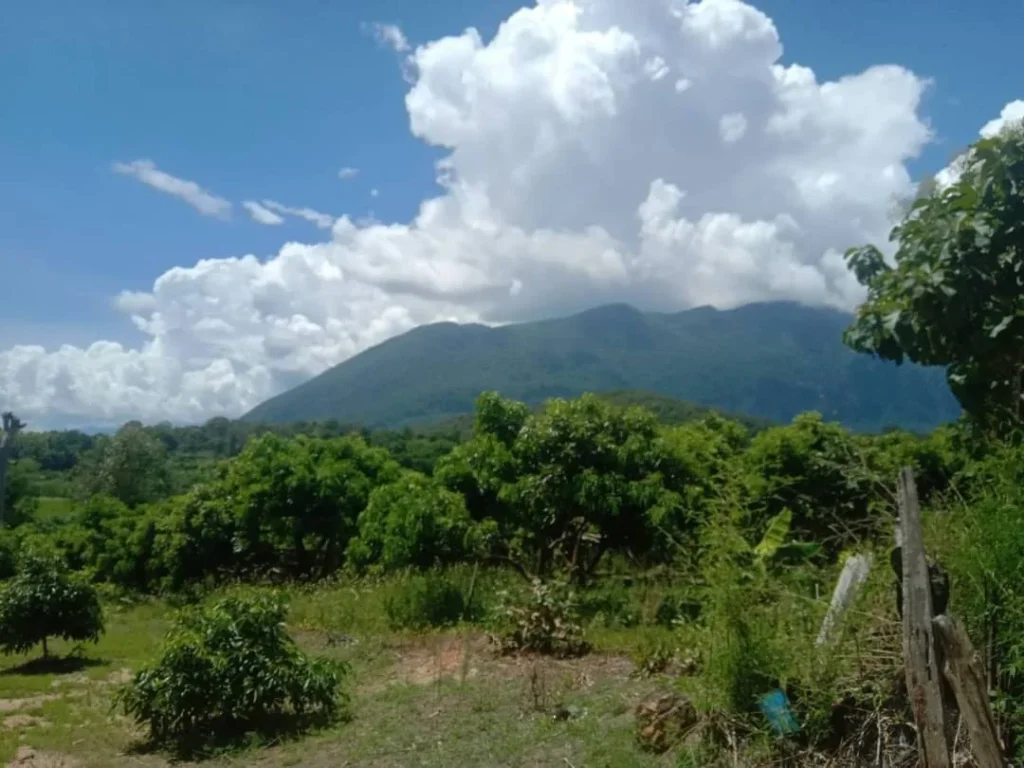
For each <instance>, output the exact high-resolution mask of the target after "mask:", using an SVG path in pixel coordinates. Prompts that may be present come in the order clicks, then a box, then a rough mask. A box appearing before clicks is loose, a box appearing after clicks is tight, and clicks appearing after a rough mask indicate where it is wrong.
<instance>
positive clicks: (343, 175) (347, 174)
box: [338, 166, 359, 180]
mask: <svg viewBox="0 0 1024 768" xmlns="http://www.w3.org/2000/svg"><path fill="white" fill-rule="evenodd" d="M358 175H359V169H358V168H351V167H349V166H345V167H344V168H342V169H341V170H340V171H338V178H339V179H342V180H348V179H354V178H355V177H356V176H358Z"/></svg>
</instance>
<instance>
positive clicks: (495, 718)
mask: <svg viewBox="0 0 1024 768" xmlns="http://www.w3.org/2000/svg"><path fill="white" fill-rule="evenodd" d="M495 586H496V585H494V584H491V585H484V588H483V591H484V592H486V591H487V590H488V589H490V588H492V587H495ZM236 589H253V588H252V587H245V588H242V587H239V588H236ZM390 589H394V586H393V585H392V584H387V583H385V584H378V585H372V584H371V585H366V584H362V585H360V584H355V583H344V582H338V583H336V584H331V585H326V586H321V587H318V588H294V589H290V590H285V591H286V593H287V594H288V596H289V598H290V605H291V611H290V617H289V624H290V629H291V631H292V632H293V634H294V636H295V637H296V639H297V640H298V642H299V643H300V645H302V646H303V647H304V648H305V649H307V650H309V651H311V652H314V653H319V654H324V655H329V656H335V657H337V658H342V659H344V660H346V661H348V662H349V663H350V665H351V669H352V674H351V676H350V678H349V679H348V681H347V684H348V686H349V689H350V691H351V693H352V703H351V714H352V717H351V719H349V720H348V721H347V722H343V723H339V724H337V725H335V726H332V727H330V728H328V729H326V730H323V731H320V732H317V733H314V734H311V735H309V736H307V737H305V738H303V739H300V740H298V741H292V742H289V743H285V744H279V745H271V746H266V747H265V748H259V749H257V748H255V747H254V748H252V749H247V750H244V751H242V752H240V753H234V754H232V755H231V756H225V757H220V758H216V759H211V760H209V761H207V763H206V764H207V765H212V766H220V765H225V766H227V765H231V766H267V767H268V768H269V767H270V766H310V767H317V768H319V767H321V766H322V767H323V768H327V767H328V766H345V765H350V766H351V765H360V766H381V767H383V766H411V765H416V766H446V767H447V766H490V765H503V766H505V765H530V766H548V765H550V766H559V767H560V768H565V766H583V765H586V766H620V765H630V766H639V767H641V768H642V767H643V766H664V765H671V764H674V762H673V761H672V759H671V758H669V757H656V756H653V755H649V754H646V753H644V752H642V751H641V750H640V749H639V747H638V746H636V745H635V743H634V741H633V727H634V726H633V718H632V710H633V707H634V706H635V704H636V702H637V701H639V699H640V698H641V697H642V696H643V695H644V694H645V693H647V692H649V691H650V690H651V689H652V688H653V687H654V686H655V685H656V683H654V682H653V681H651V680H641V679H637V678H636V677H635V676H633V675H632V674H631V673H632V664H631V662H630V661H629V660H628V653H627V651H628V647H627V646H629V645H630V644H635V642H637V640H636V637H637V636H636V635H633V636H627V635H625V634H623V633H621V632H619V631H612V630H608V631H605V630H600V631H599V632H598V635H597V636H598V638H599V640H598V644H599V645H600V646H601V647H602V649H603V650H602V651H601V652H598V653H594V654H592V655H591V656H588V657H585V658H582V659H575V660H571V661H556V660H544V659H540V660H531V659H525V658H514V657H499V656H497V655H496V654H495V653H494V652H493V650H492V649H490V648H489V647H488V643H487V639H486V636H485V635H484V634H483V633H481V632H480V631H479V629H466V628H457V627H456V628H449V629H444V630H434V631H428V632H420V633H411V632H402V631H394V630H391V629H390V628H389V625H388V618H387V616H386V615H385V611H384V609H383V608H382V604H383V603H384V600H383V596H384V594H386V593H387V591H388V590H390ZM105 608H106V612H107V633H106V634H105V635H104V636H103V638H102V639H101V640H100V642H99V643H97V644H96V645H89V646H86V647H85V648H83V649H81V650H80V651H79V654H78V655H77V656H76V657H75V658H73V659H71V660H70V661H64V662H62V663H59V664H54V663H52V662H51V663H47V664H42V663H40V662H39V661H34V660H35V659H37V658H38V656H39V653H38V652H37V653H30V654H25V655H21V656H11V657H6V658H5V659H0V723H2V724H0V764H3V763H4V762H6V761H7V760H10V759H11V758H13V757H14V755H15V753H16V752H17V750H18V748H19V746H24V745H29V746H31V747H32V748H33V749H35V750H37V751H39V752H40V753H51V754H58V755H63V756H67V757H68V758H71V759H73V760H77V761H78V763H76V764H81V765H82V766H95V767H97V768H105V767H107V766H111V767H120V766H128V765H145V766H162V765H168V764H169V762H168V760H167V758H166V757H164V756H162V755H159V754H152V753H149V754H147V753H144V752H140V751H139V750H138V746H139V737H140V733H139V732H138V731H137V730H136V729H135V728H134V726H133V724H132V723H130V722H128V721H127V720H125V719H124V718H122V717H120V716H119V715H117V714H115V713H113V712H112V711H111V709H110V702H111V696H112V694H113V692H114V690H116V686H117V685H118V684H119V683H120V682H123V681H124V680H125V679H126V678H127V677H128V676H129V675H130V671H131V670H133V669H137V668H138V667H139V666H140V665H142V664H143V663H145V662H146V661H148V660H149V659H151V658H152V657H153V656H154V655H155V654H156V652H157V649H158V647H159V645H160V641H161V638H162V636H163V634H164V632H165V630H166V628H167V626H168V619H169V617H170V615H171V612H172V608H171V607H170V606H169V605H168V604H167V603H165V602H163V601H160V600H155V599H154V600H141V601H127V600H117V599H114V598H112V597H110V596H108V597H107V599H106V603H105ZM51 648H52V651H53V653H54V654H61V655H67V654H69V653H71V652H72V651H73V650H74V649H73V648H72V647H71V646H70V645H69V644H66V643H60V642H55V643H52V644H51ZM567 713H568V714H567Z"/></svg>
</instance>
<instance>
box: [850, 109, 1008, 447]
mask: <svg viewBox="0 0 1024 768" xmlns="http://www.w3.org/2000/svg"><path fill="white" fill-rule="evenodd" d="M957 171H958V173H959V177H958V178H957V179H956V180H955V181H953V183H951V184H948V185H947V186H942V185H935V186H934V188H933V189H932V190H931V192H930V193H929V194H926V195H923V196H921V197H920V198H919V199H917V200H916V201H915V202H914V204H913V205H912V207H911V209H910V210H909V212H908V213H907V214H906V216H905V217H904V218H903V220H902V222H901V223H900V224H899V225H898V226H897V227H896V228H895V229H893V231H892V234H891V236H890V239H891V240H892V241H894V242H895V243H896V244H897V249H896V253H895V256H894V258H893V261H892V263H890V262H888V261H887V260H886V259H885V258H884V256H883V254H882V253H881V251H880V250H879V249H878V248H876V247H875V246H873V245H868V246H863V247H860V248H854V249H852V250H850V251H849V252H848V253H847V255H846V259H847V262H848V263H849V266H850V268H851V269H852V270H853V272H854V274H855V275H856V276H857V279H858V281H860V283H861V284H863V285H864V286H866V287H867V289H868V297H867V301H865V303H864V304H862V305H861V306H860V308H859V309H858V310H857V315H856V319H855V320H854V322H853V324H852V325H851V326H850V327H849V329H848V330H847V331H846V334H845V341H846V343H847V344H848V345H849V346H850V347H852V348H853V349H855V350H857V351H860V352H866V353H869V354H873V355H876V356H878V357H880V358H882V359H884V360H893V361H895V362H897V363H901V362H903V361H904V360H910V361H912V362H915V363H921V364H923V365H941V366H945V367H946V369H947V375H948V379H949V384H950V387H951V388H952V390H953V393H954V395H956V397H957V399H958V400H959V401H960V404H961V405H962V406H963V409H964V411H965V412H966V413H967V414H968V415H969V416H970V417H971V419H972V420H973V421H974V422H975V423H977V424H979V425H981V426H982V427H985V428H987V429H991V430H994V431H997V432H1002V433H1005V432H1007V431H1012V430H1014V429H1018V428H1020V427H1021V426H1022V419H1024V401H1022V394H1024V393H1022V386H1024V127H1022V126H1020V125H1017V126H1011V127H1009V128H1008V129H1006V130H1004V131H1003V132H1002V133H1000V134H999V135H996V136H992V137H988V138H984V139H982V140H981V141H978V142H977V143H975V144H974V145H972V146H971V147H970V148H969V149H968V150H967V152H966V153H965V154H964V155H963V156H962V158H961V159H960V161H959V162H958V163H957Z"/></svg>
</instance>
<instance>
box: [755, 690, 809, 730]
mask: <svg viewBox="0 0 1024 768" xmlns="http://www.w3.org/2000/svg"><path fill="white" fill-rule="evenodd" d="M759 704H760V706H761V712H763V713H764V716H765V717H766V718H768V723H769V724H770V725H771V727H772V730H773V731H775V733H777V734H780V735H781V734H785V733H795V732H796V731H799V730H800V724H799V723H798V722H797V721H796V718H795V717H794V716H793V712H792V710H791V709H790V708H789V697H787V696H786V692H785V691H783V690H780V689H778V688H776V689H775V690H774V691H771V692H769V693H766V694H765V695H764V696H762V697H761V700H760V702H759Z"/></svg>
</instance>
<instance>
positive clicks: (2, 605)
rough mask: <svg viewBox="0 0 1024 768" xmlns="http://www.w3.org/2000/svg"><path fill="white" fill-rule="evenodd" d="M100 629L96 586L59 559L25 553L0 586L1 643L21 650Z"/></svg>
mask: <svg viewBox="0 0 1024 768" xmlns="http://www.w3.org/2000/svg"><path fill="white" fill-rule="evenodd" d="M102 632H103V610H102V608H101V607H100V601H99V597H98V596H97V594H96V590H95V589H94V588H93V587H92V586H90V585H89V584H86V583H84V582H82V581H80V580H78V579H76V578H74V577H72V576H70V575H69V574H68V573H67V571H66V569H65V567H64V565H63V563H61V562H60V561H59V560H55V559H50V558H42V557H28V558H26V560H25V562H24V563H22V566H21V569H20V570H19V572H18V573H17V575H15V576H14V578H12V579H10V580H9V581H8V582H6V583H5V584H4V585H3V587H2V588H0V649H2V650H3V652H4V653H24V652H25V651H27V650H29V649H31V648H32V647H33V646H35V645H37V644H39V643H42V645H43V656H44V658H45V657H46V656H48V655H49V648H48V645H47V640H48V639H49V638H51V637H59V638H62V639H64V640H74V641H77V642H84V641H86V640H90V641H92V642H96V641H97V640H99V637H100V635H101V634H102Z"/></svg>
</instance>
